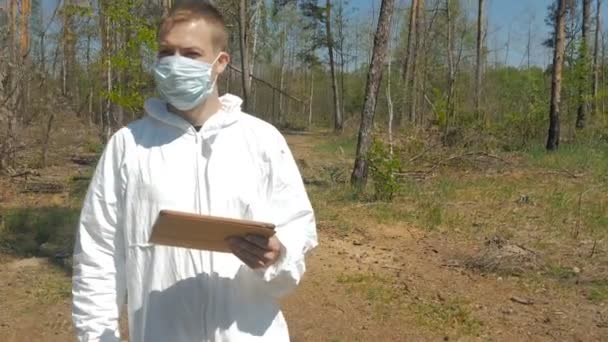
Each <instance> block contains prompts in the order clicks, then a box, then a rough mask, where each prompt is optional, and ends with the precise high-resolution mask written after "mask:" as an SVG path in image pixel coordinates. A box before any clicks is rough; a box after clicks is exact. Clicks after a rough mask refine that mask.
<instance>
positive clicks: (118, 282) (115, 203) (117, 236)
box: [72, 133, 126, 342]
mask: <svg viewBox="0 0 608 342" xmlns="http://www.w3.org/2000/svg"><path fill="white" fill-rule="evenodd" d="M119 140H120V137H119V134H118V133H117V134H116V135H114V136H113V137H112V138H111V139H110V141H109V142H108V144H107V146H106V149H105V150H104V152H103V154H102V156H101V159H100V161H99V163H98V165H97V168H96V170H95V173H94V175H93V178H92V181H91V184H90V186H89V189H88V192H87V195H86V197H85V200H84V205H83V208H82V211H81V214H80V220H79V223H78V231H77V236H76V243H75V246H74V261H73V263H74V264H73V266H74V269H73V278H72V298H73V299H72V319H73V321H74V327H75V329H76V334H77V340H78V341H79V342H85V341H86V342H93V341H96V342H97V341H98V342H110V341H112V342H114V341H120V332H119V328H118V318H119V312H120V308H121V306H122V304H123V303H124V302H125V295H126V280H125V248H124V233H123V230H122V227H121V226H120V225H121V222H122V220H121V206H122V203H121V202H122V198H123V196H122V193H123V190H124V189H123V188H122V186H123V184H124V182H123V181H122V180H121V172H120V168H121V163H122V161H121V160H122V154H123V151H124V147H123V146H124V144H120V143H119Z"/></svg>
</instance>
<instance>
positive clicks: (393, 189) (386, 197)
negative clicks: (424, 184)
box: [367, 139, 401, 201]
mask: <svg viewBox="0 0 608 342" xmlns="http://www.w3.org/2000/svg"><path fill="white" fill-rule="evenodd" d="M367 159H368V162H369V171H370V176H371V178H372V180H373V182H374V190H375V194H374V196H375V198H376V200H380V201H392V200H393V197H394V196H395V194H397V193H398V192H399V189H400V183H399V181H398V180H397V177H396V176H395V174H396V173H398V172H399V171H400V170H401V160H400V159H399V158H398V157H396V156H395V155H394V154H392V153H391V152H390V150H389V147H388V146H387V144H385V143H384V142H382V141H381V140H379V139H375V140H374V142H373V143H372V146H371V148H370V150H369V152H368V154H367Z"/></svg>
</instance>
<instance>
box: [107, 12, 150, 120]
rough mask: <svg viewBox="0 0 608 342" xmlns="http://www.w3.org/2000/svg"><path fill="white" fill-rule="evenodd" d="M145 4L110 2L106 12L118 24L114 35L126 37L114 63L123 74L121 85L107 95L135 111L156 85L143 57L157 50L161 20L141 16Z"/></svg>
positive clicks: (114, 56) (113, 58)
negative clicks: (151, 85) (158, 21)
mask: <svg viewBox="0 0 608 342" xmlns="http://www.w3.org/2000/svg"><path fill="white" fill-rule="evenodd" d="M144 5H145V3H144V1H143V0H121V1H112V2H109V4H108V7H107V9H106V15H107V16H108V17H109V19H110V21H111V22H112V23H113V25H114V34H116V35H118V36H119V37H124V43H123V44H118V45H117V46H115V51H113V53H112V56H111V57H110V63H111V64H112V68H113V69H114V71H115V72H117V73H118V74H120V75H121V80H120V83H119V84H116V85H115V86H114V87H113V88H112V90H111V91H110V92H109V93H108V92H103V96H105V97H109V99H110V100H111V101H112V102H113V103H115V104H117V105H120V106H122V107H123V108H125V109H128V110H131V111H137V110H139V109H141V108H142V107H143V102H144V97H145V95H146V94H145V90H146V88H149V85H150V84H153V81H152V79H151V77H150V76H149V75H148V74H147V73H145V72H144V70H143V65H142V63H143V62H142V60H145V59H146V57H149V55H150V54H151V51H156V50H157V44H158V43H157V40H156V37H157V23H156V22H150V20H149V19H148V18H146V17H145V16H142V15H140V13H139V11H140V10H141V8H143V7H144Z"/></svg>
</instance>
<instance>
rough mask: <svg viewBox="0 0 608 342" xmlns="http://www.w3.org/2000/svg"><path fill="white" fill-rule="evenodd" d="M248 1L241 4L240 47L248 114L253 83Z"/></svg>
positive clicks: (241, 0)
mask: <svg viewBox="0 0 608 342" xmlns="http://www.w3.org/2000/svg"><path fill="white" fill-rule="evenodd" d="M247 5H248V1H247V0H240V2H239V37H240V39H239V45H240V50H241V69H242V70H243V72H242V73H241V82H242V86H243V109H244V110H245V111H246V112H249V111H250V108H249V94H250V92H251V88H250V87H251V83H249V74H250V69H249V20H248V19H247V13H248V10H247V7H248V6H247Z"/></svg>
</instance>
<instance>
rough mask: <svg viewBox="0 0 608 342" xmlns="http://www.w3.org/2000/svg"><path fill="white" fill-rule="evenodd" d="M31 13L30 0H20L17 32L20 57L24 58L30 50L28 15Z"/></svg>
mask: <svg viewBox="0 0 608 342" xmlns="http://www.w3.org/2000/svg"><path fill="white" fill-rule="evenodd" d="M31 13H32V2H31V0H21V18H20V19H21V27H20V29H19V33H20V35H21V39H20V44H19V45H20V47H21V58H24V59H25V58H26V57H27V55H28V53H29V51H30V15H31Z"/></svg>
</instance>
